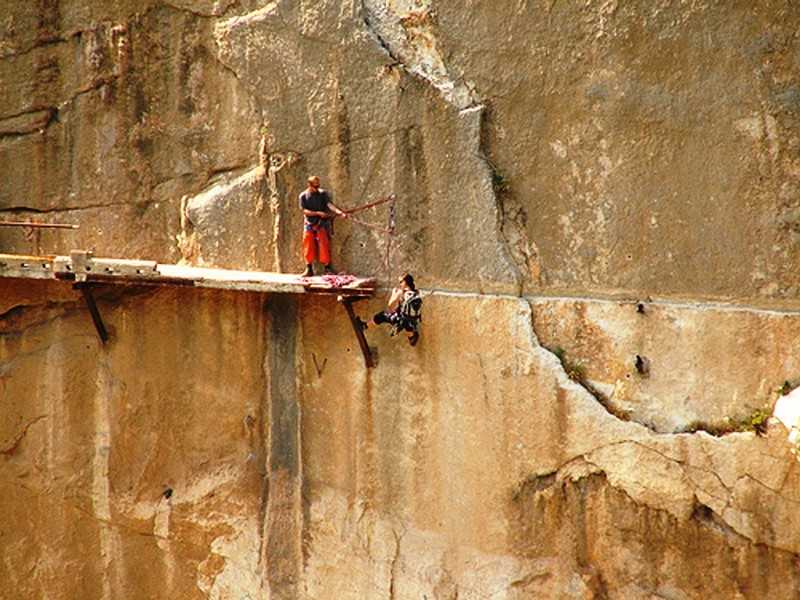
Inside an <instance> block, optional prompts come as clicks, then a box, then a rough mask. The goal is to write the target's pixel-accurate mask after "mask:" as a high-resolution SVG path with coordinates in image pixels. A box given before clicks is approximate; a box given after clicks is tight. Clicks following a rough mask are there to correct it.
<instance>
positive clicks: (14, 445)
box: [0, 415, 49, 456]
mask: <svg viewBox="0 0 800 600" xmlns="http://www.w3.org/2000/svg"><path fill="white" fill-rule="evenodd" d="M48 416H49V415H39V416H38V417H36V418H34V419H32V420H30V421H28V423H27V424H26V425H25V427H23V428H22V431H20V432H19V433H18V434H17V435H16V437H14V439H13V440H11V444H9V445H8V446H6V447H5V448H2V449H0V454H2V455H3V456H12V455H13V454H14V453H15V452H16V451H17V449H18V448H19V445H20V444H21V443H22V440H24V439H25V436H26V435H28V430H29V429H30V428H31V427H32V426H33V425H35V424H36V423H38V422H39V421H41V420H42V419H46V418H47V417H48Z"/></svg>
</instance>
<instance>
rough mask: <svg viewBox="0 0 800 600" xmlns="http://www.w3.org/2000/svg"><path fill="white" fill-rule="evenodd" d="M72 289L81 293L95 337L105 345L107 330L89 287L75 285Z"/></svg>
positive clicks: (82, 284)
mask: <svg viewBox="0 0 800 600" xmlns="http://www.w3.org/2000/svg"><path fill="white" fill-rule="evenodd" d="M73 287H74V288H75V289H78V290H80V291H81V294H82V295H83V299H84V300H85V301H86V306H87V307H88V308H89V314H90V315H92V323H94V328H95V329H96V330H97V335H98V336H99V337H100V341H101V342H103V343H104V344H105V343H106V342H107V341H108V330H107V329H106V326H105V324H104V323H103V319H102V317H101V316H100V311H99V310H97V303H96V302H95V301H94V296H93V295H92V288H91V286H90V285H89V284H88V283H76V284H75V285H74V286H73Z"/></svg>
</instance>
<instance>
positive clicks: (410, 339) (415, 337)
mask: <svg viewBox="0 0 800 600" xmlns="http://www.w3.org/2000/svg"><path fill="white" fill-rule="evenodd" d="M418 341H419V331H415V332H414V333H412V334H411V335H410V336H408V343H409V344H411V345H412V346H416V345H417V342H418Z"/></svg>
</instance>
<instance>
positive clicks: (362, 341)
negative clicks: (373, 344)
mask: <svg viewBox="0 0 800 600" xmlns="http://www.w3.org/2000/svg"><path fill="white" fill-rule="evenodd" d="M337 300H338V301H339V302H341V303H342V305H344V309H345V310H346V311H347V316H348V317H350V324H351V325H352V326H353V331H355V333H356V339H358V345H359V346H360V347H361V353H362V354H363V355H364V364H365V365H366V367H367V368H368V369H371V368H373V367H375V358H374V357H373V356H372V351H371V350H370V348H369V344H367V338H366V336H365V335H364V330H363V329H362V328H361V324H360V323H359V321H358V317H356V313H355V311H354V310H353V304H354V303H356V302H358V301H359V300H364V298H355V297H351V298H345V297H344V296H339V297H338V298H337Z"/></svg>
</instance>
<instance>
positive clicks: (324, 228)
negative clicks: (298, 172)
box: [299, 175, 347, 277]
mask: <svg viewBox="0 0 800 600" xmlns="http://www.w3.org/2000/svg"><path fill="white" fill-rule="evenodd" d="M319 184H320V180H319V177H317V176H316V175H312V176H311V177H309V178H308V187H307V188H306V190H305V191H304V192H303V193H301V194H300V198H299V201H300V209H301V210H302V211H303V258H304V260H305V262H306V270H305V271H303V273H302V275H301V277H311V276H312V275H314V261H315V260H317V259H319V262H320V263H322V265H323V267H324V269H325V273H333V272H334V270H333V266H331V242H330V239H331V233H332V232H331V220H332V219H334V218H335V217H337V216H339V217H343V218H345V219H346V218H347V214H346V213H345V212H344V211H342V210H340V209H339V208H338V207H337V206H336V205H335V204H334V203H333V202H332V201H331V194H330V192H328V190H324V189H322V188H321V187H320V186H319Z"/></svg>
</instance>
